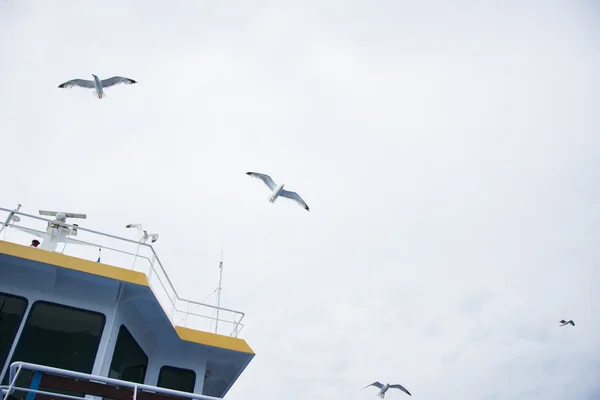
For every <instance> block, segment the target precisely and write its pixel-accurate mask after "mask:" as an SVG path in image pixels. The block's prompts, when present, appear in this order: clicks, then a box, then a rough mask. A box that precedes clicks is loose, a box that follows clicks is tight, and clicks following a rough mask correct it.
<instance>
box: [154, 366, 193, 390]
mask: <svg viewBox="0 0 600 400" xmlns="http://www.w3.org/2000/svg"><path fill="white" fill-rule="evenodd" d="M165 368H168V369H172V370H180V371H188V372H191V373H192V374H194V384H193V385H192V390H191V391H189V392H188V391H187V390H182V389H173V388H168V387H165V386H160V378H161V376H162V373H163V369H165ZM197 380H198V374H197V373H196V371H194V370H193V369H189V368H181V367H176V366H174V365H169V364H165V365H163V366H162V367H160V370H159V371H158V378H156V386H157V387H161V388H163V389H173V390H179V391H182V392H187V393H195V392H194V390H196V381H197Z"/></svg>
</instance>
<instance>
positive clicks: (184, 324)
mask: <svg viewBox="0 0 600 400" xmlns="http://www.w3.org/2000/svg"><path fill="white" fill-rule="evenodd" d="M187 303H188V305H187V311H186V312H185V322H184V323H183V326H185V327H186V328H187V319H188V315H189V314H190V301H189V300H188V302H187Z"/></svg>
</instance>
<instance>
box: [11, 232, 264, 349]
mask: <svg viewBox="0 0 600 400" xmlns="http://www.w3.org/2000/svg"><path fill="white" fill-rule="evenodd" d="M0 254H6V255H8V256H13V257H18V258H23V259H25V260H30V261H37V262H40V263H44V264H51V265H54V266H57V267H62V268H67V269H70V270H73V271H79V272H84V273H88V274H92V275H97V276H103V277H105V278H110V279H116V280H119V281H122V282H128V283H133V284H135V285H142V286H148V287H149V286H150V285H149V284H148V277H147V276H146V274H144V273H142V272H136V271H130V270H126V269H123V268H119V267H113V266H112V265H106V264H102V263H98V262H93V261H89V260H84V259H82V258H77V257H71V256H67V255H64V254H60V253H56V252H53V251H46V250H42V249H38V248H35V247H31V246H23V245H20V244H15V243H10V242H5V241H2V240H0ZM150 293H152V291H150ZM152 296H154V294H152ZM159 304H160V303H159ZM175 331H176V332H177V335H178V336H179V337H180V338H181V340H185V341H187V342H193V343H198V344H202V345H206V346H213V347H220V348H223V349H228V350H233V351H239V352H242V353H250V354H255V353H254V351H252V349H251V348H250V346H249V345H248V343H246V341H245V340H243V339H238V338H232V337H229V336H223V335H217V334H214V333H210V332H203V331H198V330H195V329H190V328H184V327H182V326H176V327H175Z"/></svg>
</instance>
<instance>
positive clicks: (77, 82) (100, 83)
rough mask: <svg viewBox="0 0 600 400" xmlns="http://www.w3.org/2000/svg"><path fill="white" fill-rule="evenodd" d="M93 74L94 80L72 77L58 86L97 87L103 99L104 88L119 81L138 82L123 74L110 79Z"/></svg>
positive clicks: (61, 87) (64, 87)
mask: <svg viewBox="0 0 600 400" xmlns="http://www.w3.org/2000/svg"><path fill="white" fill-rule="evenodd" d="M92 76H93V77H94V80H93V81H88V80H85V79H71V80H70V81H67V82H65V83H61V84H60V85H58V87H59V88H60V89H69V88H72V87H73V86H79V87H83V88H88V89H95V90H96V94H97V95H98V98H99V99H101V98H102V96H104V95H105V93H104V90H103V89H104V88H107V87H109V86H113V85H116V84H118V83H126V84H128V85H131V84H134V83H137V81H134V80H133V79H129V78H124V77H122V76H113V77H112V78H108V79H104V80H100V79H99V78H98V77H97V76H96V75H94V74H92Z"/></svg>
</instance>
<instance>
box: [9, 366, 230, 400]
mask: <svg viewBox="0 0 600 400" xmlns="http://www.w3.org/2000/svg"><path fill="white" fill-rule="evenodd" d="M22 370H28V371H33V372H41V373H48V374H52V375H58V376H63V377H66V378H73V379H82V380H87V381H93V382H98V383H103V384H106V385H111V386H118V387H126V388H130V389H132V390H133V399H132V400H137V394H138V393H139V392H141V391H144V392H152V393H156V394H163V395H167V396H176V397H183V398H187V399H194V400H222V399H220V398H218V397H212V396H205V395H202V394H196V393H188V392H182V391H180V390H173V389H165V388H161V387H158V386H150V385H144V384H141V383H134V382H129V381H122V380H119V379H113V378H106V377H104V376H100V375H91V374H84V373H82V372H75V371H69V370H66V369H60V368H54V367H47V366H45V365H38V364H30V363H25V362H21V361H15V362H13V363H12V364H11V365H10V375H9V376H10V379H9V381H8V385H2V386H0V389H1V390H2V394H3V395H4V397H3V400H7V399H8V396H10V395H11V394H13V393H14V392H15V391H22V392H27V393H36V394H42V395H49V396H52V397H61V398H64V399H70V400H81V399H82V397H77V396H71V395H68V394H62V393H54V392H48V391H45V390H39V389H30V388H28V387H21V386H17V385H16V383H17V378H18V377H19V373H20V372H21V371H22ZM86 394H90V393H86Z"/></svg>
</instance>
